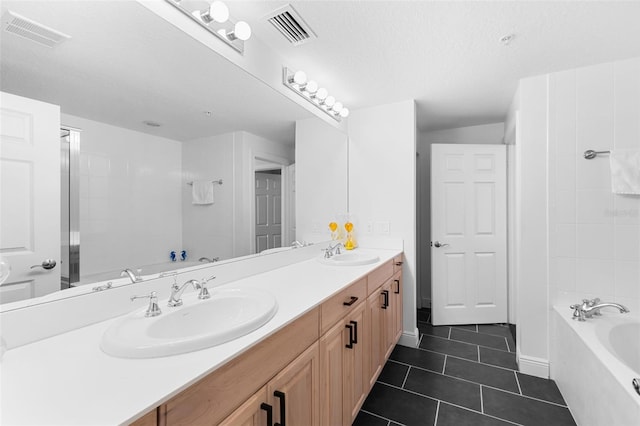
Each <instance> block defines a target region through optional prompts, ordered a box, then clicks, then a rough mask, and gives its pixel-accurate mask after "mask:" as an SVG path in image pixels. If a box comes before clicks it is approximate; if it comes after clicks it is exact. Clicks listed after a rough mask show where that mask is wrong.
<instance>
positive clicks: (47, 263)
mask: <svg viewBox="0 0 640 426" xmlns="http://www.w3.org/2000/svg"><path fill="white" fill-rule="evenodd" d="M55 267H56V261H55V260H53V259H45V260H43V261H42V263H41V264H40V265H33V266H32V267H31V268H29V269H33V268H42V269H46V270H49V269H53V268H55Z"/></svg>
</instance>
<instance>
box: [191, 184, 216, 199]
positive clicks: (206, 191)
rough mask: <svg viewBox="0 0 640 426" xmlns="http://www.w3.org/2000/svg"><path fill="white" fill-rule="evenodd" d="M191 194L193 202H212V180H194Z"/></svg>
mask: <svg viewBox="0 0 640 426" xmlns="http://www.w3.org/2000/svg"><path fill="white" fill-rule="evenodd" d="M191 195H192V198H193V204H200V205H206V204H213V182H211V181H210V180H194V181H193V188H192V190H191Z"/></svg>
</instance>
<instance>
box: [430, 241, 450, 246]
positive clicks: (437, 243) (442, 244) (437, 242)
mask: <svg viewBox="0 0 640 426" xmlns="http://www.w3.org/2000/svg"><path fill="white" fill-rule="evenodd" d="M433 245H434V246H436V247H446V246H448V245H449V244H447V243H441V242H440V241H436V242H435V243H433Z"/></svg>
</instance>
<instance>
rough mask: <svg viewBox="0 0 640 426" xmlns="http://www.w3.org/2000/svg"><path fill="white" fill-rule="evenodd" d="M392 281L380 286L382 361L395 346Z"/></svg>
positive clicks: (394, 304)
mask: <svg viewBox="0 0 640 426" xmlns="http://www.w3.org/2000/svg"><path fill="white" fill-rule="evenodd" d="M392 284H393V279H390V280H388V281H387V282H385V283H384V284H383V285H382V289H381V292H382V300H383V302H382V316H383V322H384V338H383V342H384V360H387V359H388V358H389V357H390V356H391V352H393V348H394V347H395V345H396V341H395V336H396V326H395V317H396V315H395V312H394V309H395V306H396V303H394V300H393V289H392V287H393V286H392Z"/></svg>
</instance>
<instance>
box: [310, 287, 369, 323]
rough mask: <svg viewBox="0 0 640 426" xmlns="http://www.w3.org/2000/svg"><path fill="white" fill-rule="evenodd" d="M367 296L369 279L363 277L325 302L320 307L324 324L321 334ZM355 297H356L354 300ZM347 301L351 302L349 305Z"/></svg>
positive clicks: (321, 319)
mask: <svg viewBox="0 0 640 426" xmlns="http://www.w3.org/2000/svg"><path fill="white" fill-rule="evenodd" d="M366 296H367V279H366V278H363V279H361V280H359V281H356V282H355V283H353V284H351V285H350V286H349V287H347V288H345V289H344V290H342V291H341V292H340V293H338V294H336V295H335V296H333V297H332V298H331V299H329V300H327V301H326V302H324V303H323V304H322V307H321V308H320V309H321V311H320V312H321V314H320V321H321V324H322V325H321V331H320V334H324V333H326V332H327V330H329V329H330V328H331V327H332V326H333V324H335V323H336V321H338V320H339V319H340V318H342V317H344V316H345V315H347V314H348V313H349V312H351V311H352V310H353V309H354V308H355V307H356V306H357V305H359V304H360V303H361V302H362V301H363V300H364V299H365V298H366ZM354 298H356V299H355V300H354ZM345 303H349V305H345Z"/></svg>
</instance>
